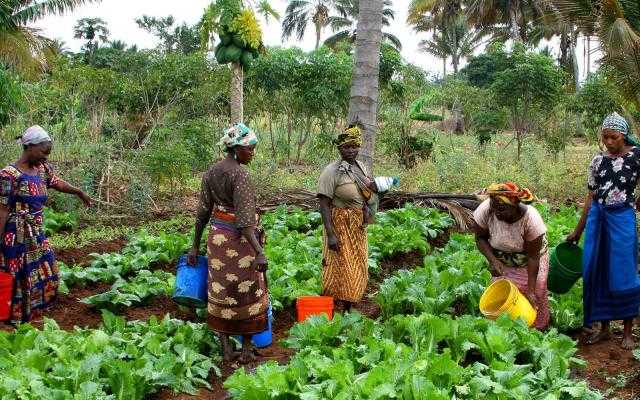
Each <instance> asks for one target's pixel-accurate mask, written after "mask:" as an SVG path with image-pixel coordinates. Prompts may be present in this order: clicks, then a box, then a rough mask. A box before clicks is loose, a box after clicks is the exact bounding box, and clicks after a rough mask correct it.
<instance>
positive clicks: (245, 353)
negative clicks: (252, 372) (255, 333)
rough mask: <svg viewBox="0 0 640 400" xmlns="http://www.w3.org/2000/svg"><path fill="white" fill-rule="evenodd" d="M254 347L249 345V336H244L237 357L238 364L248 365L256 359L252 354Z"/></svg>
mask: <svg viewBox="0 0 640 400" xmlns="http://www.w3.org/2000/svg"><path fill="white" fill-rule="evenodd" d="M253 350H254V347H253V345H252V344H251V335H245V336H244V337H243V340H242V352H241V353H240V357H238V362H239V363H240V364H248V363H250V362H252V361H256V360H257V357H256V356H255V355H254V354H253Z"/></svg>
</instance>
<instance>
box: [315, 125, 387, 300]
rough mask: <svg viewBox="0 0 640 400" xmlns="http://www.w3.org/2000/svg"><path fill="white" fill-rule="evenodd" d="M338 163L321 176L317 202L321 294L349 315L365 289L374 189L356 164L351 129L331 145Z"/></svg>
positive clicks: (355, 135)
mask: <svg viewBox="0 0 640 400" xmlns="http://www.w3.org/2000/svg"><path fill="white" fill-rule="evenodd" d="M336 145H337V146H338V151H339V152H340V157H341V159H340V160H338V161H335V162H333V163H331V164H329V165H328V166H327V167H325V169H324V170H323V171H322V174H320V178H319V181H318V197H319V199H320V213H321V215H322V221H323V224H324V235H323V236H324V246H323V251H322V253H323V260H322V264H323V271H322V289H323V290H322V291H323V294H324V295H326V296H332V297H333V298H334V300H335V301H336V303H342V304H343V306H344V309H345V311H349V310H350V309H351V306H352V305H353V304H354V303H358V302H359V301H360V300H361V299H362V296H363V295H364V292H365V290H366V288H367V283H368V280H369V270H368V255H367V251H368V242H367V229H366V226H367V224H368V223H369V222H370V219H371V212H370V210H369V208H368V201H369V200H370V198H371V196H373V194H374V190H375V185H374V184H373V180H372V179H371V177H370V175H369V172H368V171H367V169H366V167H365V166H364V164H362V163H361V162H359V161H357V160H356V157H357V156H358V152H359V150H360V146H361V145H362V134H361V132H360V129H359V128H358V127H357V126H350V127H349V128H348V129H347V130H345V131H344V132H343V133H341V134H340V135H339V136H338V139H337V140H336Z"/></svg>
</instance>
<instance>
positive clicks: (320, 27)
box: [316, 22, 322, 50]
mask: <svg viewBox="0 0 640 400" xmlns="http://www.w3.org/2000/svg"><path fill="white" fill-rule="evenodd" d="M321 35H322V26H320V24H319V23H317V22H316V50H318V47H320V37H321Z"/></svg>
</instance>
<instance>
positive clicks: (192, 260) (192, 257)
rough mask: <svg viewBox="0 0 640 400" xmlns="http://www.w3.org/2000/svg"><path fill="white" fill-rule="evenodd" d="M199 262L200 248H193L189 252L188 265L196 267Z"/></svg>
mask: <svg viewBox="0 0 640 400" xmlns="http://www.w3.org/2000/svg"><path fill="white" fill-rule="evenodd" d="M196 264H198V249H196V248H192V249H191V250H189V252H188V253H187V265H190V266H192V267H195V266H196Z"/></svg>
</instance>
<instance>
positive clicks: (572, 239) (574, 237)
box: [565, 229, 582, 243]
mask: <svg viewBox="0 0 640 400" xmlns="http://www.w3.org/2000/svg"><path fill="white" fill-rule="evenodd" d="M581 236H582V231H580V230H579V229H576V230H575V231H573V232H571V233H570V234H569V236H567V238H566V239H565V240H566V241H567V242H569V243H578V242H579V241H580V237H581Z"/></svg>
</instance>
